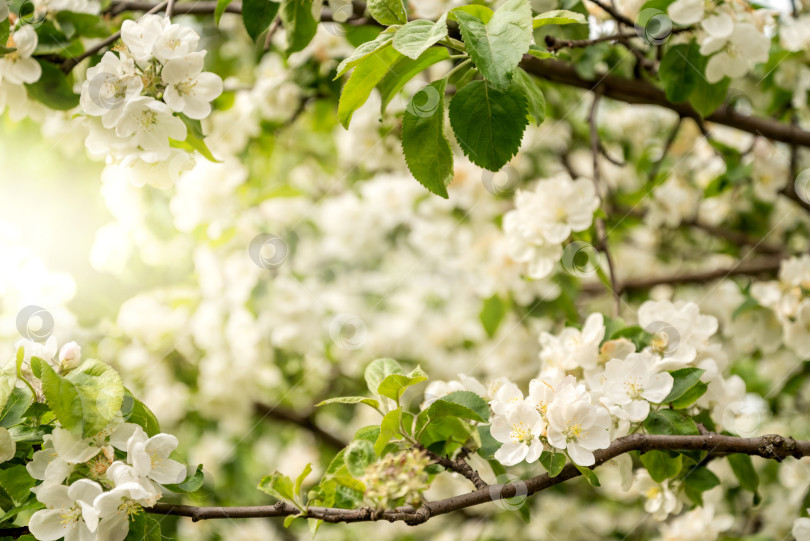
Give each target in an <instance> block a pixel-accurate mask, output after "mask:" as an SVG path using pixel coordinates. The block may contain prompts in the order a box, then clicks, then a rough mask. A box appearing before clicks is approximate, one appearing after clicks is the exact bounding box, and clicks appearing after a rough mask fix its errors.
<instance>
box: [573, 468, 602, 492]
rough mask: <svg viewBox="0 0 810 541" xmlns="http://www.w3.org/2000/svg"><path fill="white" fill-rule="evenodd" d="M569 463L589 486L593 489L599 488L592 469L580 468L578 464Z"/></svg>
mask: <svg viewBox="0 0 810 541" xmlns="http://www.w3.org/2000/svg"><path fill="white" fill-rule="evenodd" d="M571 463H572V464H573V465H574V467H575V468H576V469H577V470H579V473H581V474H582V476H583V477H584V478H585V479H587V480H588V483H590V484H591V486H594V487H598V486H600V485H599V478H598V477H597V476H596V473H595V472H594V471H593V470H592V469H590V468H586V467H585V466H580V465H579V464H577V463H575V462H571Z"/></svg>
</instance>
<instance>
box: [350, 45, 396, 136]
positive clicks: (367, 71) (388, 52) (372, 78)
mask: <svg viewBox="0 0 810 541" xmlns="http://www.w3.org/2000/svg"><path fill="white" fill-rule="evenodd" d="M401 56H402V55H400V54H399V53H398V52H397V51H396V50H394V49H393V48H391V47H383V48H381V49H378V50H377V51H375V52H373V53H372V54H370V55H368V56H367V57H365V58H364V59H363V60H362V61H361V62H360V63H359V64H358V65H357V67H355V68H354V71H353V72H352V74H351V76H350V77H349V80H348V81H347V82H346V84H345V85H344V87H343V91H342V92H341V93H340V101H339V102H338V119H339V120H340V123H341V124H342V125H343V127H344V128H348V127H349V123H350V122H351V120H352V115H353V114H354V112H355V111H356V110H357V109H359V108H360V107H361V106H362V105H363V104H364V103H366V100H368V97H369V96H370V95H371V91H372V90H374V87H375V86H377V83H379V82H380V81H381V80H382V79H383V77H385V75H386V74H387V73H388V70H389V68H391V66H392V65H393V64H394V62H396V61H397V60H398V59H399V58H400V57H401Z"/></svg>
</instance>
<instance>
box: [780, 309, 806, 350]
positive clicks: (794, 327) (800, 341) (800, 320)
mask: <svg viewBox="0 0 810 541" xmlns="http://www.w3.org/2000/svg"><path fill="white" fill-rule="evenodd" d="M784 332H785V345H787V347H789V348H790V349H792V350H793V351H794V352H796V355H798V356H799V357H808V356H810V299H805V300H803V301H802V302H801V304H799V309H798V310H797V312H796V317H795V319H793V320H791V321H787V322H785V326H784Z"/></svg>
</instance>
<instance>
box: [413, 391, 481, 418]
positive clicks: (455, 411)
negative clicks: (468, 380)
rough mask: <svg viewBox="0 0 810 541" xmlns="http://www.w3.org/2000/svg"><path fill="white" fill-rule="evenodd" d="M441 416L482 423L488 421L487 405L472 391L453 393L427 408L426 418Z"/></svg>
mask: <svg viewBox="0 0 810 541" xmlns="http://www.w3.org/2000/svg"><path fill="white" fill-rule="evenodd" d="M434 406H435V407H434ZM461 408H463V409H461ZM443 415H453V416H455V417H461V418H462V419H469V420H471V421H477V422H479V423H484V422H487V421H488V420H489V404H487V401H486V400H484V399H483V398H481V397H480V396H478V395H477V394H475V393H474V392H472V391H454V392H452V393H450V394H448V395H445V396H443V397H441V398H439V399H438V400H435V401H433V403H432V404H431V405H430V407H428V416H429V417H430V418H431V419H433V418H436V417H441V416H443Z"/></svg>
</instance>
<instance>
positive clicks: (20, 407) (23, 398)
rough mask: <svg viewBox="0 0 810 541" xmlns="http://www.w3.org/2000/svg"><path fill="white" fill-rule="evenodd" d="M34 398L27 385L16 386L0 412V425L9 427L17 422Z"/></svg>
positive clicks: (20, 419)
mask: <svg viewBox="0 0 810 541" xmlns="http://www.w3.org/2000/svg"><path fill="white" fill-rule="evenodd" d="M33 400H34V395H33V394H32V393H31V389H29V388H28V387H16V388H14V389H13V390H12V391H11V394H10V395H9V397H8V400H7V401H6V405H5V407H4V408H3V411H2V413H0V427H3V428H11V427H13V426H14V425H17V424H19V423H20V422H21V421H22V420H23V418H24V417H25V412H26V411H27V410H28V407H29V406H30V405H31V402H33Z"/></svg>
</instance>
